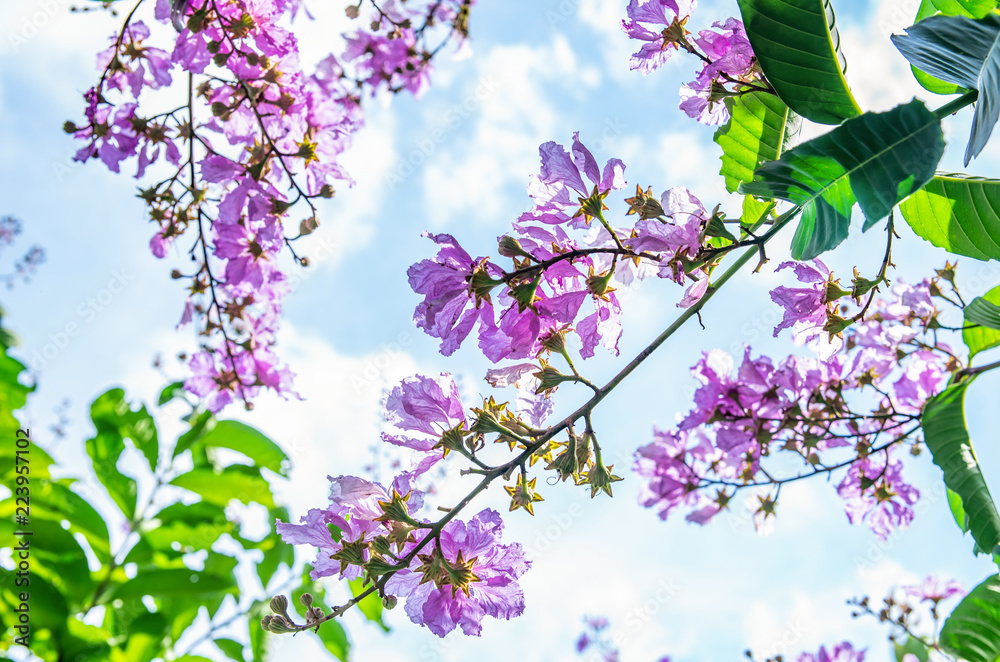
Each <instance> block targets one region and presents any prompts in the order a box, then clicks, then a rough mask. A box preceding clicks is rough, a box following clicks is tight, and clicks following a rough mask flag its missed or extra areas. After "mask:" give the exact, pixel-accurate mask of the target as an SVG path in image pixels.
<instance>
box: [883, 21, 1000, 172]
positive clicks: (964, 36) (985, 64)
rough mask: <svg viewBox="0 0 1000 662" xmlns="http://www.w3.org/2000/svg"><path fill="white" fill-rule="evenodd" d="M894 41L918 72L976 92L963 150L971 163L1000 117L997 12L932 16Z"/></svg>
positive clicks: (999, 39) (894, 38) (999, 56)
mask: <svg viewBox="0 0 1000 662" xmlns="http://www.w3.org/2000/svg"><path fill="white" fill-rule="evenodd" d="M892 43H893V44H895V45H896V48H898V49H899V52H900V53H902V54H903V56H904V57H905V58H906V59H907V60H909V62H910V64H912V65H913V66H915V67H917V68H918V69H920V70H921V71H924V72H926V73H928V74H930V75H931V76H934V77H936V78H939V79H940V80H942V81H944V82H946V83H954V84H955V85H958V86H960V87H962V88H965V89H969V90H978V91H979V99H978V101H977V103H976V111H975V115H973V118H972V132H971V134H970V135H969V144H968V146H967V147H966V149H965V165H969V161H971V160H972V159H973V158H974V157H976V156H978V155H979V153H980V152H982V151H983V148H984V147H985V146H986V143H987V141H988V140H989V138H990V134H991V133H992V132H993V126H994V125H995V124H996V123H997V118H998V116H1000V16H997V15H996V14H992V13H990V14H987V15H986V16H984V17H983V18H981V19H978V20H974V19H970V18H967V17H965V16H931V17H928V18H925V19H924V20H922V21H920V22H919V23H917V24H916V25H912V26H910V27H908V28H907V29H906V34H905V35H893V36H892Z"/></svg>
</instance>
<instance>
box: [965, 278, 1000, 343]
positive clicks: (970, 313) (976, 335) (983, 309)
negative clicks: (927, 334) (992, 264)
mask: <svg viewBox="0 0 1000 662" xmlns="http://www.w3.org/2000/svg"><path fill="white" fill-rule="evenodd" d="M977 302H978V303H977ZM990 306H992V308H990ZM965 322H966V324H978V325H980V326H974V327H970V328H966V329H963V330H962V340H964V341H965V346H966V347H968V348H969V361H972V357H974V356H975V355H976V354H978V353H979V352H983V351H986V350H987V349H992V348H993V347H996V346H997V345H1000V286H997V287H994V288H993V289H992V290H990V291H989V292H987V293H986V294H984V295H983V296H981V297H976V298H975V299H973V300H972V301H971V302H970V303H969V305H968V306H966V307H965Z"/></svg>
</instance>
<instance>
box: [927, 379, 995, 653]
mask: <svg viewBox="0 0 1000 662" xmlns="http://www.w3.org/2000/svg"><path fill="white" fill-rule="evenodd" d="M969 383H970V382H968V381H966V382H962V383H961V384H953V385H952V386H949V387H948V388H946V389H945V390H944V391H942V392H941V393H938V394H937V395H936V396H934V397H933V398H931V399H930V400H929V401H928V402H927V404H926V405H925V406H924V412H923V428H924V443H925V444H927V448H928V449H929V450H930V452H931V455H932V456H933V458H934V464H936V465H938V466H939V467H941V470H942V471H944V483H945V485H947V486H948V489H950V490H952V491H954V492H955V493H956V494H958V496H960V497H961V498H962V506H963V507H964V509H965V516H966V519H967V521H968V529H969V531H971V532H972V537H973V539H974V540H975V541H976V547H977V549H978V551H979V552H981V553H984V554H992V553H993V551H994V548H996V546H997V545H1000V514H998V513H997V508H996V505H995V504H994V503H993V497H991V496H990V490H989V488H988V487H987V486H986V480H985V479H984V478H983V472H982V471H981V470H980V468H979V462H978V461H977V460H976V454H975V452H974V451H973V450H972V440H971V439H969V431H968V429H967V428H966V425H965V411H964V409H965V391H966V389H967V388H968V386H969ZM991 659H992V658H991Z"/></svg>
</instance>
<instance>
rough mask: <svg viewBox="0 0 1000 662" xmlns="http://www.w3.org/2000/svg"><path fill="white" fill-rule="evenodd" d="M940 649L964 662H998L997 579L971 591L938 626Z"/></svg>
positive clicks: (999, 602) (999, 586)
mask: <svg viewBox="0 0 1000 662" xmlns="http://www.w3.org/2000/svg"><path fill="white" fill-rule="evenodd" d="M940 643H941V647H942V648H944V650H945V652H947V653H950V654H951V655H953V656H955V657H956V658H958V659H959V660H964V661H965V662H996V661H997V660H1000V577H997V576H996V575H994V576H993V577H990V578H989V579H987V580H986V581H984V582H983V583H982V584H980V585H979V586H977V587H976V588H974V589H972V592H971V593H969V594H968V595H967V596H965V597H964V598H963V599H962V601H961V602H960V603H959V604H958V606H957V607H955V610H954V611H952V612H951V615H950V616H949V617H948V620H946V621H945V622H944V625H943V626H942V627H941V638H940Z"/></svg>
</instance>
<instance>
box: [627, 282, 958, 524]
mask: <svg viewBox="0 0 1000 662" xmlns="http://www.w3.org/2000/svg"><path fill="white" fill-rule="evenodd" d="M796 271H797V272H798V274H799V276H800V278H801V279H802V280H804V281H805V282H806V283H812V284H813V285H814V287H810V288H800V290H799V291H798V292H792V291H791V290H790V288H778V289H779V290H783V291H781V292H778V294H777V295H775V301H778V302H779V303H780V302H788V303H789V305H788V306H787V307H786V316H785V319H784V320H782V322H781V324H780V325H779V329H780V328H782V327H787V326H788V325H789V324H792V325H795V326H797V325H800V324H801V325H803V326H810V327H814V326H816V325H819V324H821V323H822V322H823V319H822V318H821V317H818V316H817V311H822V312H821V314H822V316H823V317H825V316H826V304H825V303H824V301H823V299H824V296H825V294H824V292H825V291H826V287H827V286H828V285H829V284H830V282H831V281H830V274H829V271H828V270H826V268H825V267H824V266H822V264H818V265H816V267H815V268H814V267H810V266H808V265H798V266H797V268H796ZM931 286H932V283H931V282H930V281H925V282H924V283H921V284H918V285H913V286H911V285H906V284H899V285H896V286H895V287H894V288H892V290H891V294H892V295H893V296H892V298H891V299H889V300H888V301H886V300H882V299H874V302H873V305H872V306H871V311H870V313H871V314H870V317H869V319H868V320H867V321H864V322H858V323H855V324H853V325H850V326H847V327H846V328H845V330H844V331H843V336H844V340H843V342H842V344H841V345H840V346H839V349H838V350H837V351H835V352H833V353H832V354H829V355H826V354H823V355H817V356H804V357H803V356H789V357H786V358H785V359H783V360H782V361H780V362H778V363H775V362H774V361H772V360H771V359H770V358H768V357H763V356H762V357H756V358H755V357H753V356H752V354H751V351H750V349H749V348H746V350H745V353H744V357H743V360H742V363H741V364H739V366H737V364H736V361H734V359H733V358H732V357H731V356H730V355H729V354H728V353H726V352H723V351H721V350H712V351H710V352H707V353H705V355H704V356H703V358H702V359H701V360H700V361H699V362H698V363H697V364H696V365H695V367H694V368H693V369H692V374H693V375H694V377H695V378H696V379H697V380H698V382H699V386H698V388H697V389H696V391H695V394H694V405H695V406H694V408H693V409H692V410H691V411H690V412H688V413H687V414H686V415H684V416H682V417H681V418H680V421H679V423H678V425H677V426H676V427H675V428H673V429H670V430H660V429H655V430H654V434H653V441H652V443H650V444H648V445H646V446H643V447H642V448H640V449H639V450H638V451H637V453H636V461H635V470H636V471H637V473H638V474H639V475H640V476H641V477H642V478H643V483H644V484H643V486H642V488H641V493H640V497H639V500H640V503H641V504H642V505H644V506H646V507H649V508H654V509H656V511H657V512H658V514H659V515H660V517H661V518H663V519H666V518H667V517H668V516H669V515H670V514H671V513H672V512H674V511H675V510H676V509H678V507H681V508H683V509H684V510H685V511H686V512H687V515H686V517H687V519H688V521H693V522H697V523H700V524H703V523H705V522H707V521H709V520H710V519H712V518H713V517H715V516H716V515H717V514H719V513H720V512H722V510H724V509H726V508H727V507H728V506H729V502H730V500H731V499H732V497H733V496H734V494H735V492H736V491H738V490H740V489H743V488H747V487H750V488H753V489H755V490H758V491H759V490H760V489H761V488H767V487H768V486H772V490H773V486H780V485H781V484H783V483H784V482H789V481H792V480H796V479H798V478H800V477H804V476H805V475H810V474H814V473H820V472H833V471H842V472H843V477H842V479H841V480H840V482H839V484H837V492H838V494H839V496H840V497H841V499H842V500H843V501H844V505H845V511H846V513H847V517H848V520H849V521H850V522H851V523H864V524H865V525H867V526H868V527H869V528H870V529H871V530H872V531H873V532H874V533H875V534H876V535H877V536H878V537H879V538H880V539H883V540H884V539H886V538H887V537H888V536H889V535H890V534H891V533H892V531H894V530H895V529H898V528H904V527H906V526H908V525H909V523H910V522H911V521H912V519H913V515H914V511H913V506H914V504H915V503H916V501H917V500H918V498H919V496H920V494H919V492H918V491H917V490H916V489H915V488H914V487H912V486H911V485H909V484H907V482H906V481H905V480H904V478H903V477H902V462H901V461H900V460H899V459H897V458H895V457H894V455H893V451H895V450H896V449H898V448H899V447H900V444H904V443H905V444H909V445H913V444H915V443H917V442H918V441H919V440H916V439H914V438H912V437H913V435H915V434H916V432H917V431H918V430H919V421H920V413H921V410H922V408H923V405H924V403H925V402H926V401H927V400H928V399H929V398H930V397H931V396H932V395H934V394H935V393H938V392H939V391H940V390H941V389H942V388H944V386H945V385H946V384H947V382H948V379H949V378H950V377H951V375H952V374H954V373H955V372H956V371H957V370H959V369H961V367H962V366H961V365H960V363H959V362H958V361H957V360H956V359H955V357H954V352H953V351H952V350H951V348H950V347H948V346H947V345H946V344H944V343H940V342H937V341H936V339H935V338H934V336H933V334H932V333H931V334H925V332H926V331H928V330H929V329H930V330H932V327H933V326H934V325H933V323H932V322H933V320H934V319H936V316H937V314H938V311H937V310H936V309H935V308H934V306H933V305H932V303H931V300H930V294H929V293H930V291H931ZM776 291H777V290H776ZM803 301H804V302H805V303H804V304H802V305H798V304H799V303H800V302H803ZM778 453H784V454H785V455H786V456H787V455H788V454H793V455H794V456H795V457H796V458H797V460H798V461H800V462H802V467H803V469H802V471H801V472H800V473H799V474H792V475H783V474H782V473H779V472H777V471H776V470H775V469H774V468H773V467H772V469H771V470H770V471H768V470H767V465H768V464H769V463H770V462H771V460H770V458H771V457H772V456H775V455H777V454H778ZM785 473H787V470H785ZM755 498H756V502H755V508H756V511H755V523H758V524H762V523H764V522H765V521H767V520H768V519H769V518H771V517H772V516H773V514H774V506H775V500H776V495H775V494H773V492H765V494H764V495H761V494H758V496H757V497H755Z"/></svg>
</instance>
